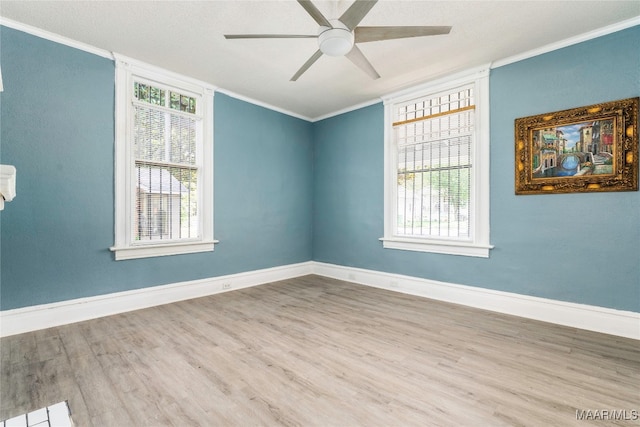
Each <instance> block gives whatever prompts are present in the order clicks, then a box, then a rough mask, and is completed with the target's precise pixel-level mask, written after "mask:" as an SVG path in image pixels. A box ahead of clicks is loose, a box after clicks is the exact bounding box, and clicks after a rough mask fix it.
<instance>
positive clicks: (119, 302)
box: [0, 261, 640, 340]
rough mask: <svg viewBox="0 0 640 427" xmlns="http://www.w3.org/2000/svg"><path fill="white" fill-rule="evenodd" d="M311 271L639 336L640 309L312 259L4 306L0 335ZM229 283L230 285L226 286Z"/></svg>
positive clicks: (588, 327)
mask: <svg viewBox="0 0 640 427" xmlns="http://www.w3.org/2000/svg"><path fill="white" fill-rule="evenodd" d="M307 274H317V275H320V276H325V277H331V278H334V279H340V280H346V281H349V282H354V283H358V284H361V285H366V286H372V287H376V288H382V289H387V290H390V291H396V292H402V293H406V294H411V295H416V296H420V297H425V298H430V299H435V300H440V301H447V302H452V303H455V304H462V305H466V306H470V307H476V308H481V309H485V310H490V311H495V312H498V313H505V314H511V315H514V316H520V317H524V318H528V319H535V320H541V321H544V322H550V323H556V324H560V325H564V326H570V327H574V328H579V329H586V330H590V331H596V332H602V333H606V334H611V335H617V336H621V337H626V338H633V339H637V340H640V313H635V312H631V311H622V310H614V309H610V308H604V307H597V306H592V305H585V304H575V303H569V302H563V301H556V300H551V299H545V298H538V297H531V296H527V295H519V294H514V293H509V292H502V291H494V290H490V289H485V288H477V287H473V286H465V285H456V284H452V283H445V282H438V281H435V280H429V279H421V278H417V277H411V276H404V275H401V274H392V273H384V272H380V271H374V270H366V269H361V268H355V267H344V266H339V265H334V264H325V263H321V262H315V261H308V262H304V263H300V264H291V265H286V266H281V267H273V268H267V269H262V270H255V271H250V272H245V273H238V274H230V275H226V276H219V277H212V278H208V279H201V280H192V281H188V282H180V283H173V284H169V285H162V286H154V287H150V288H143V289H137V290H133V291H126V292H118V293H113V294H108V295H101V296H96V297H89V298H79V299H74V300H69V301H63V302H58V303H52V304H42V305H36V306H31V307H25V308H18V309H14V310H5V311H1V312H0V337H5V336H10V335H15V334H20V333H24V332H31V331H36V330H39V329H46V328H51V327H54V326H60V325H66V324H69V323H75V322H81V321H83V320H89V319H95V318H98V317H104V316H110V315H113V314H118V313H124V312H127V311H133V310H139V309H142V308H148V307H153V306H157V305H162V304H169V303H172V302H177V301H182V300H187V299H191V298H198V297H203V296H207V295H213V294H217V293H221V292H228V291H233V290H236V289H241V288H248V287H251V286H258V285H262V284H265V283H271V282H277V281H279V280H286V279H291V278H294V277H299V276H304V275H307ZM227 285H228V287H227Z"/></svg>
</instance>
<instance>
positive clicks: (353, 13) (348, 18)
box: [340, 0, 378, 30]
mask: <svg viewBox="0 0 640 427" xmlns="http://www.w3.org/2000/svg"><path fill="white" fill-rule="evenodd" d="M377 2H378V0H356V1H355V2H354V3H353V4H352V5H351V6H350V7H349V9H347V11H346V12H345V13H343V14H342V16H341V17H340V22H342V23H343V24H344V25H346V26H347V28H348V29H350V30H353V29H354V28H355V27H356V26H357V25H358V24H359V23H360V21H362V18H364V17H365V15H366V14H367V13H369V11H370V10H371V8H372V7H373V6H375V5H376V3H377Z"/></svg>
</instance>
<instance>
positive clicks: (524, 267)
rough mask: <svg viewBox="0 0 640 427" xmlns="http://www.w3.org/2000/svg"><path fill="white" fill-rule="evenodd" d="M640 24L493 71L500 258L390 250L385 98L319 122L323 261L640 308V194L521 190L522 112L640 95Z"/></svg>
mask: <svg viewBox="0 0 640 427" xmlns="http://www.w3.org/2000/svg"><path fill="white" fill-rule="evenodd" d="M639 45H640V27H634V28H631V29H628V30H624V31H621V32H618V33H614V34H611V35H608V36H604V37H601V38H598V39H595V40H591V41H588V42H584V43H581V44H578V45H574V46H570V47H567V48H564V49H560V50H557V51H554V52H551V53H547V54H544V55H540V56H538V57H535V58H531V59H528V60H525V61H521V62H518V63H514V64H511V65H506V66H503V67H500V68H497V69H494V70H492V72H491V77H490V85H491V89H490V90H491V243H492V244H494V245H495V249H493V250H492V251H491V256H490V258H489V259H482V258H470V257H462V256H452V255H439V254H426V253H420V252H409V251H399V250H392V249H383V248H382V244H381V242H379V241H378V238H379V237H382V235H383V129H382V123H383V106H382V104H377V105H374V106H371V107H367V108H365V109H361V110H358V111H354V112H350V113H346V114H343V115H340V116H337V117H333V118H329V119H326V120H323V121H321V122H318V123H315V124H314V134H315V179H314V182H315V184H314V185H315V187H314V188H315V203H314V205H315V220H314V247H313V258H314V260H316V261H322V262H328V263H334V264H340V265H346V266H353V267H360V268H366V269H372V270H379V271H385V272H391V273H399V274H406V275H410V276H416V277H422V278H427V279H433V280H439V281H444V282H450V283H457V284H465V285H471V286H480V287H484V288H490V289H496V290H501V291H508V292H515V293H519V294H525V295H533V296H539V297H544V298H551V299H556V300H562V301H570V302H576V303H584V304H591V305H596V306H603V307H610V308H616V309H621V310H631V311H636V312H638V311H640V193H639V192H616V193H583V194H567V195H560V194H554V195H538V196H515V195H514V173H513V169H514V168H513V162H514V160H513V159H514V148H513V146H514V143H513V139H514V136H513V135H514V133H513V132H514V131H513V128H514V120H515V119H516V118H518V117H524V116H529V115H535V114H542V113H545V112H551V111H557V110H561V109H567V108H573V107H579V106H582V105H589V104H593V103H597V102H605V101H613V100H617V99H623V98H630V97H637V96H639V95H640V49H638V46H639Z"/></svg>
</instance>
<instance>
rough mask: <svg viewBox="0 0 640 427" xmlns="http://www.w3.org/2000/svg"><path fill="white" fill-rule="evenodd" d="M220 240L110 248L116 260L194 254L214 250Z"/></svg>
mask: <svg viewBox="0 0 640 427" xmlns="http://www.w3.org/2000/svg"><path fill="white" fill-rule="evenodd" d="M216 243H219V241H218V240H210V241H206V242H183V243H164V244H159V245H140V246H126V247H115V246H114V247H111V248H109V250H110V251H111V252H114V253H115V258H116V261H122V260H127V259H136V258H150V257H158V256H168V255H181V254H193V253H197V252H212V251H213V247H214V244H216Z"/></svg>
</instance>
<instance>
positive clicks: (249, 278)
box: [0, 261, 313, 337]
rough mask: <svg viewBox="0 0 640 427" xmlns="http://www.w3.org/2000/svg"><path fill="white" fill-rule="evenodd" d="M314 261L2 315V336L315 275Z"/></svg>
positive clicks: (101, 296) (0, 325)
mask: <svg viewBox="0 0 640 427" xmlns="http://www.w3.org/2000/svg"><path fill="white" fill-rule="evenodd" d="M312 266H313V263H312V262H310V261H309V262H304V263H300V264H291V265H285V266H281V267H273V268H267V269H263V270H254V271H249V272H245V273H237V274H230V275H226V276H219V277H212V278H208V279H201V280H191V281H188V282H180V283H172V284H169V285H162V286H154V287H149V288H142V289H136V290H133V291H126V292H117V293H112V294H107V295H100V296H96V297H89V298H78V299H73V300H68V301H62V302H57V303H52V304H42V305H35V306H31V307H25V308H17V309H14V310H4V311H1V312H0V337H6V336H10V335H15V334H21V333H24V332H31V331H36V330H39V329H46V328H51V327H54V326H60V325H67V324H69V323H75V322H81V321H83V320H89V319H95V318H98V317H104V316H110V315H112V314H118V313H124V312H127V311H133V310H139V309H142V308H148V307H153V306H157V305H162V304H169V303H172V302H177V301H182V300H187V299H191V298H198V297H203V296H207V295H213V294H217V293H221V292H228V291H233V290H236V289H241V288H248V287H251V286H257V285H262V284H265V283H270V282H277V281H278V280H286V279H291V278H294V277H299V276H304V275H306V274H311V273H312Z"/></svg>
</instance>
